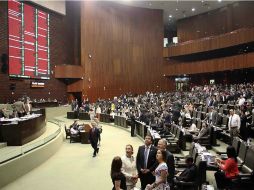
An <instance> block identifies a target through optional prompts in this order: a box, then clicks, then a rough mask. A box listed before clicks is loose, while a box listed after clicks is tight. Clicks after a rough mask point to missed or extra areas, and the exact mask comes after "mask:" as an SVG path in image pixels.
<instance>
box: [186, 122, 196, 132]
mask: <svg viewBox="0 0 254 190" xmlns="http://www.w3.org/2000/svg"><path fill="white" fill-rule="evenodd" d="M187 131H188V132H189V133H198V131H199V129H198V128H197V126H196V124H195V123H192V124H191V126H190V127H189V129H187Z"/></svg>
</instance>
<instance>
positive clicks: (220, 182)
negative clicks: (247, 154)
mask: <svg viewBox="0 0 254 190" xmlns="http://www.w3.org/2000/svg"><path fill="white" fill-rule="evenodd" d="M227 156H228V159H227V160H225V161H224V160H220V159H216V161H217V165H218V167H219V169H220V171H217V172H216V173H215V174H214V176H215V180H216V183H217V188H218V189H223V188H225V187H227V186H228V185H229V184H230V182H231V179H233V178H235V177H237V175H238V174H239V170H238V166H237V159H236V157H237V155H236V150H235V149H234V147H232V146H228V147H227Z"/></svg>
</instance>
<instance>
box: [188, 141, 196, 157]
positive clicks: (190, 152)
mask: <svg viewBox="0 0 254 190" xmlns="http://www.w3.org/2000/svg"><path fill="white" fill-rule="evenodd" d="M194 148H195V143H194V142H192V143H191V145H190V150H189V156H192V153H193V150H194Z"/></svg>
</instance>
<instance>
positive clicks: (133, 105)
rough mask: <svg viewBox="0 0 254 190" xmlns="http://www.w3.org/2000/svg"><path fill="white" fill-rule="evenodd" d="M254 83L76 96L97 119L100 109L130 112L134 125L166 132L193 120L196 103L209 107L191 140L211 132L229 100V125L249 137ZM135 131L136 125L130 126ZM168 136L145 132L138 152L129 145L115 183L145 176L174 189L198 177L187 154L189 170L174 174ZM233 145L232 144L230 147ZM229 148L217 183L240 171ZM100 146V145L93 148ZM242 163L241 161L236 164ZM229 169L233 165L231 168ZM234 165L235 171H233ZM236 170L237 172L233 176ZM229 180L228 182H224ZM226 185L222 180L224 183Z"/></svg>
mask: <svg viewBox="0 0 254 190" xmlns="http://www.w3.org/2000/svg"><path fill="white" fill-rule="evenodd" d="M253 102H254V84H253V83H247V84H233V85H214V84H213V85H205V86H194V87H192V88H191V91H188V92H161V93H152V92H146V93H145V94H143V95H134V94H130V93H128V94H125V95H121V96H120V97H118V98H117V97H115V98H114V99H113V100H110V99H109V100H101V99H99V100H98V101H97V102H96V103H90V102H89V100H88V99H86V100H84V102H83V103H82V104H81V106H79V105H78V102H77V101H73V102H72V109H73V110H74V111H85V112H89V113H90V117H91V118H92V119H93V118H94V117H96V116H97V115H99V114H100V113H105V114H109V115H111V116H112V117H114V116H115V115H120V116H123V117H126V118H128V121H129V125H131V126H135V125H134V124H135V122H136V121H141V122H144V123H145V124H146V125H149V126H151V127H152V128H154V129H157V131H160V132H161V133H167V132H168V130H169V126H170V125H171V124H172V123H175V124H177V125H179V126H184V125H186V122H187V121H188V122H191V120H192V113H193V111H194V110H196V109H197V107H196V105H203V106H205V107H207V108H208V113H207V114H206V116H205V118H204V120H203V122H202V127H201V129H200V130H198V129H197V128H196V126H195V124H194V123H190V125H189V126H188V128H187V131H188V132H190V133H193V134H195V135H192V138H193V139H192V140H193V141H195V142H196V141H197V140H198V139H199V138H202V137H204V136H206V135H208V131H209V130H208V125H210V124H216V122H217V119H218V115H219V113H218V110H219V108H220V107H221V105H230V106H231V109H230V110H229V112H228V115H227V117H228V118H229V120H228V130H229V131H230V135H231V137H235V136H239V135H240V137H242V138H243V139H244V140H246V139H247V138H249V137H250V135H251V133H249V132H248V131H246V123H251V120H252V115H253V113H254V109H253V108H254V107H253V105H254V104H253ZM131 131H132V132H131V135H132V136H134V131H135V129H133V128H132V129H131ZM166 147H167V140H166V139H160V140H159V142H158V147H155V146H154V145H153V142H152V137H151V136H149V135H147V136H146V137H145V145H143V146H141V147H139V149H138V153H137V155H136V157H135V156H134V155H133V147H132V146H131V145H126V155H124V156H123V157H119V156H117V157H115V158H114V159H113V161H112V165H111V178H112V182H113V184H114V188H113V189H117V190H118V189H128V190H129V189H133V188H134V187H135V184H136V183H137V180H138V179H140V182H141V188H142V190H143V189H146V190H150V189H169V188H170V187H172V185H173V184H174V185H177V181H178V180H184V181H192V180H194V179H195V177H196V170H197V169H196V166H195V164H194V163H193V158H191V157H188V158H187V159H186V164H187V168H186V169H185V170H184V172H181V173H180V174H177V175H175V171H174V167H175V166H174V156H173V154H172V153H170V152H169V151H168V150H167V149H166ZM231 149H232V148H231ZM231 149H230V148H228V150H227V153H228V158H229V160H228V161H226V162H225V161H221V160H218V159H217V163H218V165H219V167H220V169H221V170H223V171H224V172H217V173H216V174H215V179H216V181H217V182H218V183H221V181H224V182H225V183H226V182H227V179H231V178H232V176H231V175H234V176H236V175H237V174H238V171H237V169H236V167H234V166H235V163H237V162H235V161H236V160H235V153H234V152H233V153H232V150H231ZM94 151H95V152H96V151H97V149H96V147H95V148H94ZM236 165H237V164H236ZM229 168H231V169H232V170H231V169H230V171H228V170H229ZM233 169H234V171H233ZM234 176H233V177H234ZM225 183H224V184H225ZM222 186H223V183H222V185H221V186H220V185H219V186H218V187H219V188H220V187H222Z"/></svg>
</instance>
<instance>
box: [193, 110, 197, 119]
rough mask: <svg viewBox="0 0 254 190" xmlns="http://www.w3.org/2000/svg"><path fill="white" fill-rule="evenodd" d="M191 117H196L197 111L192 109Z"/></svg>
mask: <svg viewBox="0 0 254 190" xmlns="http://www.w3.org/2000/svg"><path fill="white" fill-rule="evenodd" d="M192 117H193V118H197V111H196V110H193V116H192Z"/></svg>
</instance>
